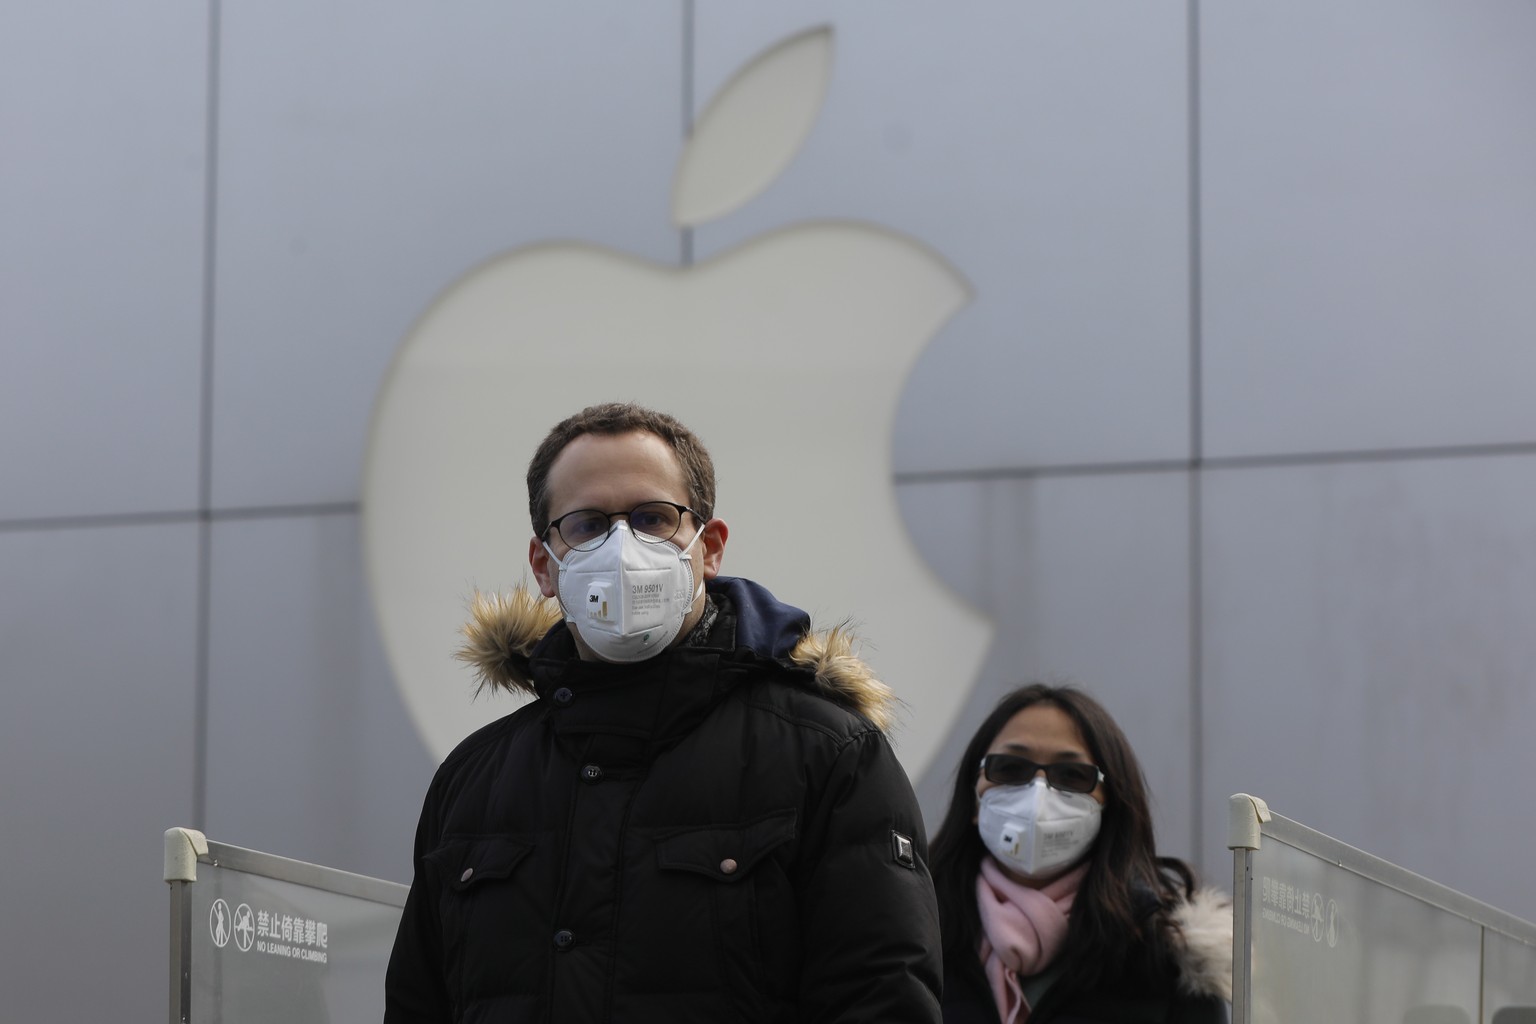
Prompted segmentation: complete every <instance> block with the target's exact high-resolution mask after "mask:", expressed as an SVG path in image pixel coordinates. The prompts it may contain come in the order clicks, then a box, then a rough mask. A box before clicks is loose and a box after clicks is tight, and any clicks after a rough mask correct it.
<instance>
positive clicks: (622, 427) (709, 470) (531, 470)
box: [528, 402, 715, 537]
mask: <svg viewBox="0 0 1536 1024" xmlns="http://www.w3.org/2000/svg"><path fill="white" fill-rule="evenodd" d="M637 430H642V431H645V432H646V433H648V434H655V435H656V436H657V437H659V438H661V439H662V440H663V441H665V442H667V445H668V446H669V447H670V448H671V449H672V452H673V454H675V455H676V456H677V462H678V465H680V466H681V467H682V468H683V479H684V481H685V482H686V483H687V485H688V505H689V507H690V508H692V509H693V510H694V511H695V512H697V513H698V514H699V515H700V516H702V517H703V518H704V519H706V520H708V519H711V518H713V517H714V514H715V464H714V462H713V461H711V459H710V457H709V452H708V451H706V450H705V449H704V444H703V442H701V441H700V440H699V439H698V437H697V436H696V435H695V434H694V433H693V431H691V430H689V429H688V428H687V427H685V426H683V425H682V424H681V423H679V422H678V421H677V420H676V419H674V418H673V417H671V416H668V415H667V414H666V413H664V412H657V411H655V410H654V409H647V408H645V407H644V406H641V405H636V404H634V403H633V402H605V403H603V404H602V405H589V406H587V407H586V408H585V409H583V410H581V412H579V413H577V414H576V415H574V416H571V417H568V418H566V419H564V420H561V421H560V422H559V423H557V424H555V427H554V429H553V430H551V431H550V432H549V433H548V434H547V435H545V437H544V440H543V441H541V442H539V448H538V450H537V451H535V452H534V453H533V461H532V462H530V463H528V518H530V519H531V520H533V534H534V536H535V537H542V536H544V531H545V530H548V529H549V469H550V467H551V466H553V465H554V464H555V459H556V458H558V457H559V455H560V453H561V452H562V451H564V450H565V446H566V445H568V444H570V443H571V442H572V441H574V440H576V439H577V438H578V437H580V436H581V435H583V434H606V435H610V436H611V435H618V434H629V433H633V432H634V431H637Z"/></svg>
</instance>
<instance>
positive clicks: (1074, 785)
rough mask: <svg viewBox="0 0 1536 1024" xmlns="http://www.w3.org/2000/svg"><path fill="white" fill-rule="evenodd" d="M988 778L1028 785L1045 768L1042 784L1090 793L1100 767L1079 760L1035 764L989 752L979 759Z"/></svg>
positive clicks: (1004, 783)
mask: <svg viewBox="0 0 1536 1024" xmlns="http://www.w3.org/2000/svg"><path fill="white" fill-rule="evenodd" d="M981 769H982V773H983V774H984V775H986V777H987V781H988V782H992V783H995V784H997V785H999V786H1027V785H1029V783H1030V782H1032V781H1033V780H1034V778H1035V775H1036V773H1038V772H1040V771H1041V770H1042V769H1043V770H1044V771H1045V784H1046V785H1048V786H1050V787H1051V788H1052V789H1059V790H1062V791H1064V792H1067V793H1092V792H1093V790H1094V788H1095V787H1096V786H1098V784H1099V769H1098V767H1097V766H1096V765H1091V764H1087V763H1085V762H1082V761H1063V762H1060V763H1057V764H1036V763H1035V762H1033V761H1031V760H1030V759H1029V758H1027V757H1015V756H1014V755H1013V754H988V755H987V756H986V757H984V758H982V761H981Z"/></svg>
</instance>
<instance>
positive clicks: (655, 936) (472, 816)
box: [385, 578, 940, 1024]
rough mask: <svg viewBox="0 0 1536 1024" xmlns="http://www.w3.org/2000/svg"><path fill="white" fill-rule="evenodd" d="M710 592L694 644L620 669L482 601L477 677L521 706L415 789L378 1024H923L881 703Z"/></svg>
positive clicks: (766, 605)
mask: <svg viewBox="0 0 1536 1024" xmlns="http://www.w3.org/2000/svg"><path fill="white" fill-rule="evenodd" d="M709 589H710V595H711V600H712V601H713V602H715V605H716V607H717V608H718V609H719V614H718V616H717V618H716V620H715V623H714V625H713V627H711V628H710V630H709V634H708V638H707V640H706V641H705V642H703V643H702V644H695V645H691V646H689V645H683V646H678V647H674V648H671V649H670V650H668V651H665V652H663V653H662V654H660V655H658V656H656V657H655V658H652V659H650V660H648V661H645V662H641V663H639V664H637V665H608V664H603V663H596V662H584V661H580V660H578V659H577V658H576V657H575V649H574V644H573V642H572V640H571V638H570V635H569V633H568V632H567V628H566V627H565V626H564V625H563V624H560V623H559V621H558V611H557V610H552V609H550V608H547V607H545V606H544V605H542V604H541V603H537V602H535V601H534V600H533V599H531V598H529V597H527V596H526V595H525V594H524V595H513V597H512V598H510V599H502V598H492V599H482V600H481V601H480V602H479V604H478V605H477V609H476V617H477V622H476V623H474V624H472V625H471V627H469V629H467V630H466V632H467V633H468V634H469V635H470V636H471V640H472V648H473V649H472V652H471V655H470V657H471V659H472V660H474V661H475V663H476V664H478V665H479V666H480V667H481V668H482V670H484V671H485V672H486V674H487V677H488V678H489V680H490V681H491V682H492V683H493V684H495V685H501V686H506V687H507V688H509V689H515V688H531V689H533V690H534V691H535V692H536V693H537V697H538V699H537V700H534V701H533V702H532V703H530V704H528V705H526V706H525V707H523V708H522V709H520V710H519V711H517V712H515V713H513V714H511V715H509V716H507V717H506V718H503V719H501V720H500V721H498V722H495V723H493V724H491V725H490V726H487V727H486V728H484V729H481V730H480V731H479V732H477V733H475V734H474V735H472V736H470V737H469V738H468V739H467V740H465V741H464V742H463V743H462V744H460V745H459V747H458V748H457V749H456V750H455V751H454V752H453V753H452V754H450V755H449V757H448V758H447V760H445V761H444V762H443V765H442V767H441V768H440V769H439V770H438V773H437V776H436V778H435V779H434V780H433V783H432V786H431V789H430V790H429V792H428V794H427V798H426V805H425V807H424V809H423V811H422V816H421V823H420V826H419V828H418V830H417V835H416V848H415V878H414V880H413V882H412V885H411V891H410V895H409V897H408V898H407V900H406V906H405V911H404V916H403V918H402V920H401V922H400V930H399V934H398V936H397V938H396V941H395V948H394V952H393V955H392V956H391V958H390V964H389V973H388V980H387V984H386V1009H385V1021H386V1024H407V1022H410V1024H416V1022H429V1021H430V1022H446V1021H466V1022H482V1021H497V1022H508V1024H510V1022H523V1021H558V1022H561V1024H575V1022H585V1021H621V1022H625V1024H629V1022H642V1024H643V1022H648V1021H657V1022H661V1021H666V1022H669V1024H670V1022H684V1021H709V1022H712V1024H714V1022H724V1021H765V1022H767V1021H773V1022H779V1021H784V1022H788V1021H812V1020H814V1021H827V1022H832V1021H856V1020H857V1021H874V1020H879V1021H924V1022H936V1021H938V1020H939V1019H940V1010H939V1004H938V989H939V985H940V965H939V950H940V939H939V926H938V911H937V907H936V905H935V902H934V896H933V888H932V883H931V881H930V879H929V876H928V871H927V866H926V856H927V846H926V840H925V837H924V833H923V825H922V819H921V817H920V815H919V812H918V809H917V806H916V802H915V800H914V798H913V795H912V790H911V787H910V785H909V784H908V782H907V779H906V776H905V774H904V773H903V772H902V769H901V766H900V765H899V764H898V763H897V761H896V758H895V756H894V754H893V753H892V751H891V748H890V745H889V743H888V742H887V741H886V738H885V736H884V734H883V733H882V732H881V730H880V728H878V727H877V726H876V725H875V724H874V722H872V720H871V717H870V716H875V717H876V718H877V719H880V718H881V717H882V716H884V715H886V714H887V713H888V708H887V706H886V705H887V702H888V700H889V693H888V691H886V690H885V688H884V687H883V685H881V684H880V683H879V682H878V681H876V680H874V678H873V677H872V676H871V675H869V673H868V670H867V669H866V668H864V667H863V665H862V663H861V662H858V661H857V660H856V659H852V658H851V657H850V656H849V655H850V652H849V651H848V650H847V640H846V638H842V639H841V640H839V638H838V637H837V635H836V634H832V635H830V636H823V635H819V634H812V633H809V632H808V630H807V627H808V625H809V620H808V619H807V617H806V616H805V615H804V613H802V612H799V611H797V610H795V609H793V608H789V607H788V606H785V605H782V604H779V603H778V602H777V601H775V600H774V599H773V598H772V597H771V596H770V595H769V594H768V593H767V591H765V590H763V589H762V588H760V587H757V586H756V585H755V584H751V583H749V582H747V581H744V580H728V579H723V578H722V579H718V580H714V581H711V583H710V584H709ZM551 622H553V623H554V625H553V628H549V629H548V630H547V632H544V630H545V628H546V627H548V626H550V623H551ZM541 633H543V639H542V640H539V641H538V642H537V644H536V645H534V644H533V643H531V638H533V637H537V636H539V635H540V634H541Z"/></svg>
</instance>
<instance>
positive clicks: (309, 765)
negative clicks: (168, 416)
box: [204, 515, 460, 881]
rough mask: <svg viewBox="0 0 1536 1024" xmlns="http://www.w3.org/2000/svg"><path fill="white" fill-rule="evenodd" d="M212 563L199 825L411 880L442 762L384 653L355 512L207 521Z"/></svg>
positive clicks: (222, 835)
mask: <svg viewBox="0 0 1536 1024" xmlns="http://www.w3.org/2000/svg"><path fill="white" fill-rule="evenodd" d="M212 574H213V575H212V580H213V582H212V598H211V605H210V614H211V619H212V631H211V645H210V659H209V660H210V668H209V676H210V683H209V699H208V719H209V720H208V824H207V828H206V829H205V830H204V831H206V832H207V833H208V834H209V835H210V836H216V837H218V838H219V839H220V841H227V842H230V843H234V844H235V845H238V846H245V847H249V848H260V849H264V850H266V851H268V852H271V853H276V854H280V855H282V856H284V857H292V858H296V859H299V860H306V861H310V862H312V863H316V864H324V865H327V866H328V867H337V868H342V869H344V870H347V871H354V872H357V873H359V874H365V875H373V876H375V877H379V878H387V879H392V880H395V881H409V879H410V876H411V840H412V838H413V837H414V835H415V829H416V816H417V812H418V811H419V810H420V807H421V798H422V796H423V795H425V793H426V791H427V783H428V782H429V781H430V780H431V777H432V772H433V769H434V768H435V767H436V765H435V763H434V762H433V761H432V760H431V759H430V758H429V757H428V755H427V752H426V748H425V747H424V745H423V744H422V741H421V739H420V738H419V737H418V736H417V735H416V731H415V729H414V728H413V727H412V725H411V723H410V721H409V720H408V719H407V717H406V714H405V708H404V706H403V705H402V704H401V701H400V697H399V695H398V694H397V693H396V691H395V687H394V682H393V680H392V678H391V676H390V674H389V668H388V666H387V665H386V663H385V660H384V651H383V647H382V645H381V644H380V642H379V637H378V633H377V629H376V626H375V623H374V618H373V611H372V609H371V608H370V607H369V603H368V594H367V589H366V586H365V584H364V579H363V568H362V557H361V550H360V542H359V539H358V523H357V517H356V516H350V515H335V516H296V517H293V518H284V519H270V520H252V521H231V522H221V523H216V524H215V525H214V530H213V562H212ZM454 639H455V638H453V637H444V640H443V643H444V651H443V667H444V677H445V680H455V681H456V680H458V679H459V678H460V676H459V673H457V672H455V671H454V670H453V668H452V662H451V661H450V660H449V654H450V653H451V647H452V644H453V641H454ZM445 685H447V684H446V682H445ZM445 699H448V695H447V694H445Z"/></svg>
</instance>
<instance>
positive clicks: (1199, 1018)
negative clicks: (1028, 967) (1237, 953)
mask: <svg viewBox="0 0 1536 1024" xmlns="http://www.w3.org/2000/svg"><path fill="white" fill-rule="evenodd" d="M1148 899H1149V900H1155V898H1154V897H1152V896H1151V894H1150V893H1149V894H1148ZM1154 906H1155V902H1154ZM1168 916H1169V918H1170V919H1171V921H1172V923H1173V925H1174V926H1175V928H1174V930H1173V935H1172V941H1173V942H1174V948H1173V954H1174V961H1175V964H1176V967H1177V971H1178V974H1177V977H1176V978H1174V979H1171V980H1169V981H1168V982H1167V983H1157V984H1147V985H1130V986H1126V987H1123V988H1121V989H1120V990H1118V991H1106V992H1093V993H1081V992H1066V991H1061V990H1053V989H1047V990H1046V991H1045V993H1044V994H1043V995H1042V996H1041V997H1040V1000H1039V1003H1038V1004H1037V1005H1036V1006H1035V1007H1033V1009H1032V1012H1031V1013H1030V1015H1029V1018H1028V1020H1029V1024H1123V1022H1140V1021H1145V1022H1149V1024H1150V1022H1157V1024H1225V1022H1226V1021H1227V1019H1228V1013H1227V1004H1228V1003H1229V1002H1231V999H1232V904H1231V901H1230V900H1229V899H1228V898H1227V896H1226V894H1224V893H1222V892H1220V891H1219V890H1216V889H1197V890H1196V891H1195V893H1194V894H1193V895H1192V896H1191V897H1190V898H1189V899H1187V900H1183V901H1180V902H1179V903H1178V904H1177V905H1175V906H1173V907H1172V908H1170V909H1169V911H1168ZM997 1019H998V1016H997V1009H996V1007H995V1005H994V1004H993V1001H992V994H991V991H990V990H989V989H988V988H987V982H986V979H985V977H984V975H983V974H982V971H981V966H980V963H979V962H978V963H976V964H966V965H955V964H948V963H947V964H946V965H945V975H944V1021H945V1024H996V1021H997Z"/></svg>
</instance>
